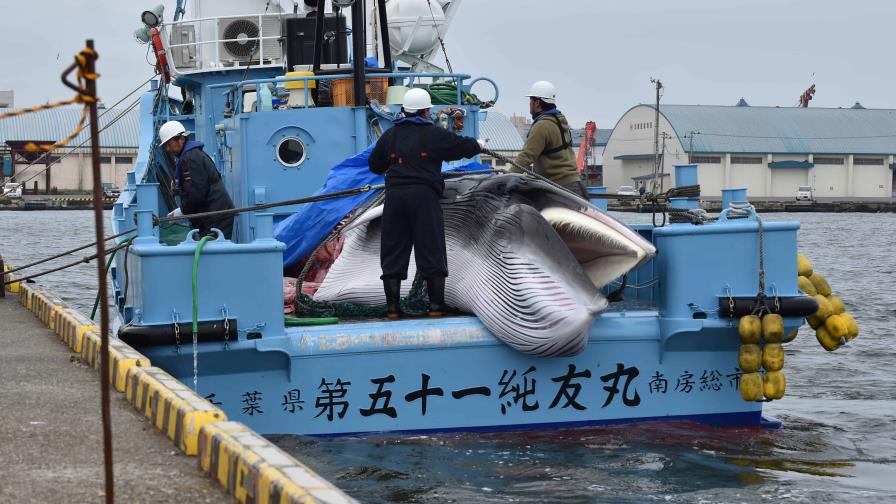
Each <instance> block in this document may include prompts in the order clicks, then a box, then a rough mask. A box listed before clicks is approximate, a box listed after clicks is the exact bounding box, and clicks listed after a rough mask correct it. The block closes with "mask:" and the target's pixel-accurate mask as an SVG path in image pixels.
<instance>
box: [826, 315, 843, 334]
mask: <svg viewBox="0 0 896 504" xmlns="http://www.w3.org/2000/svg"><path fill="white" fill-rule="evenodd" d="M846 324H847V323H846V320H845V319H844V318H843V317H841V316H840V315H831V316H830V317H828V318H827V320H825V321H824V328H825V330H827V332H828V334H830V335H831V336H833V337H835V338H837V339H838V340H839V339H840V338H845V337H846V336H847V335H848V334H849V328H848V327H847V326H846Z"/></svg>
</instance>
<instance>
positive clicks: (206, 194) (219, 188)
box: [159, 121, 234, 239]
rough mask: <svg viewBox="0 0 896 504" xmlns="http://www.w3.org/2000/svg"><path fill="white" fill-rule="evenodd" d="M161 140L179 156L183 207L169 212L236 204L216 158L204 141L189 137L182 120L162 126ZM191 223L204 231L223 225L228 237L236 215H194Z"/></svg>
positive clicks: (192, 211)
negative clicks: (216, 163)
mask: <svg viewBox="0 0 896 504" xmlns="http://www.w3.org/2000/svg"><path fill="white" fill-rule="evenodd" d="M159 143H160V144H161V145H162V148H163V149H165V152H167V153H168V154H170V155H171V156H173V157H174V158H175V159H177V164H176V165H175V170H174V181H175V183H176V184H177V189H178V193H179V194H180V207H178V208H175V209H174V211H173V212H171V213H170V214H168V215H169V216H181V215H184V214H187V215H190V214H196V213H203V212H214V211H218V210H228V209H231V208H233V207H234V206H233V201H232V200H231V199H230V195H229V194H227V189H226V188H225V187H224V181H223V180H222V179H221V174H220V173H218V170H217V169H216V168H215V162H214V161H212V158H210V157H209V155H208V154H206V153H205V151H204V150H202V148H203V147H204V146H205V145H204V144H203V143H202V142H197V141H191V142H188V141H187V131H186V130H185V129H184V126H183V124H181V123H180V122H178V121H168V122H166V123H165V124H163V125H162V127H161V128H159ZM190 226H192V227H193V228H194V229H198V230H199V233H200V234H201V235H206V234H209V233H210V232H211V229H212V228H217V229H220V230H221V232H222V233H224V237H225V238H228V239H229V238H230V237H231V234H232V233H233V215H221V216H218V217H207V218H198V219H190Z"/></svg>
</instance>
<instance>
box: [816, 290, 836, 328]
mask: <svg viewBox="0 0 896 504" xmlns="http://www.w3.org/2000/svg"><path fill="white" fill-rule="evenodd" d="M812 297H814V298H815V300H816V301H818V311H817V312H815V316H816V317H818V318H820V319H821V320H822V322H824V321H825V320H827V318H828V317H830V316H831V315H832V314H833V313H834V312H833V310H831V303H829V302H828V298H826V297H824V296H822V295H821V294H816V295H814V296H812Z"/></svg>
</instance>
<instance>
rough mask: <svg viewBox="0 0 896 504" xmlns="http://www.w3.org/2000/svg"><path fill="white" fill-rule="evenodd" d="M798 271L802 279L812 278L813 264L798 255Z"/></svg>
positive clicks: (801, 255)
mask: <svg viewBox="0 0 896 504" xmlns="http://www.w3.org/2000/svg"><path fill="white" fill-rule="evenodd" d="M796 271H797V274H798V275H799V276H801V277H806V278H808V277H810V276H812V263H811V262H810V261H809V259H807V258H806V256H804V255H803V254H797V255H796Z"/></svg>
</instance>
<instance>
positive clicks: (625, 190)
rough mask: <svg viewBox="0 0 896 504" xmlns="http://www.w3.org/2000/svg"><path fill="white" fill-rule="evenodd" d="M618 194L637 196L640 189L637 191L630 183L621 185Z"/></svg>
mask: <svg viewBox="0 0 896 504" xmlns="http://www.w3.org/2000/svg"><path fill="white" fill-rule="evenodd" d="M616 194H618V195H620V196H637V195H638V191H635V188H634V187H632V186H630V185H624V186H619V189H618V190H617V191H616Z"/></svg>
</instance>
